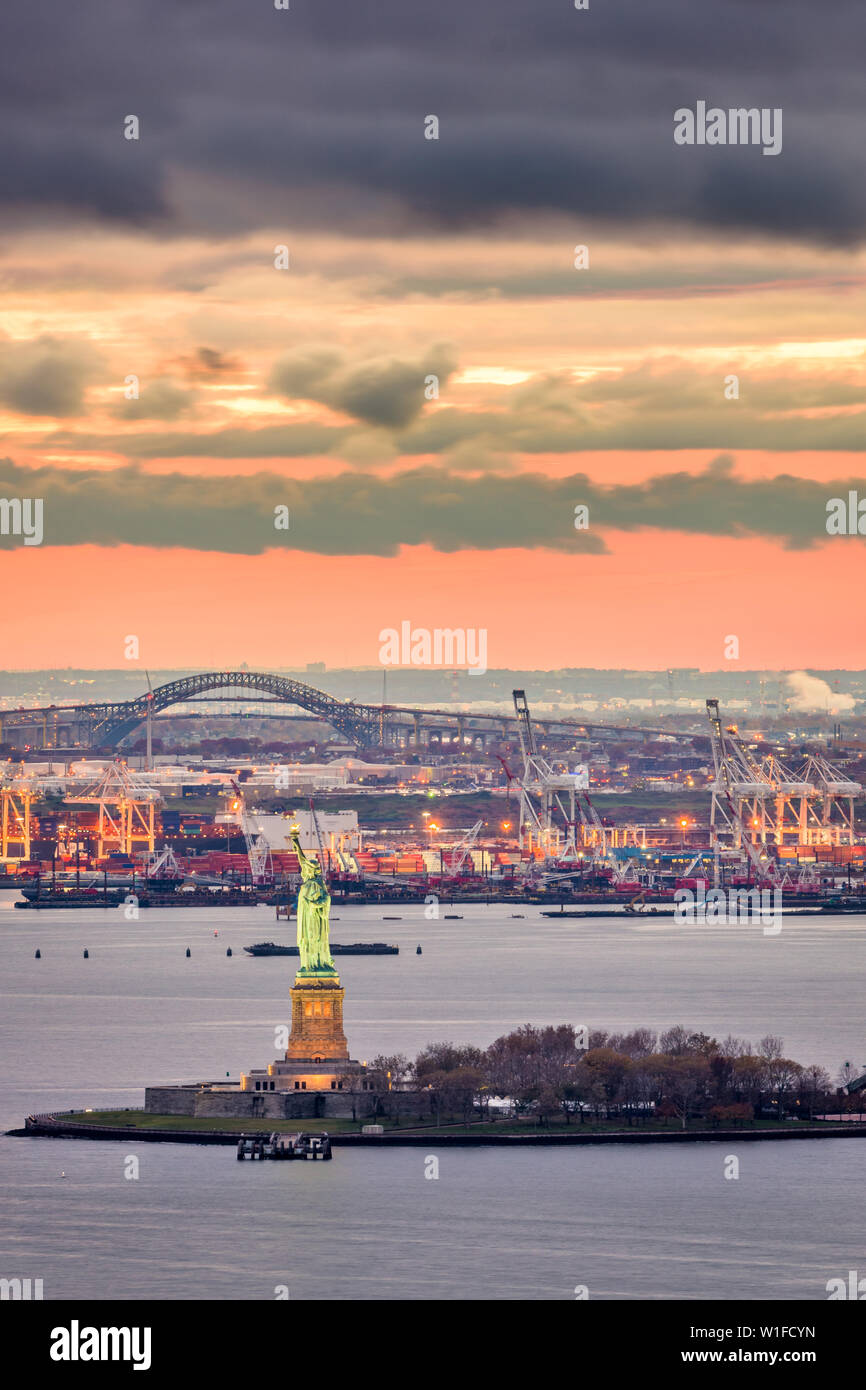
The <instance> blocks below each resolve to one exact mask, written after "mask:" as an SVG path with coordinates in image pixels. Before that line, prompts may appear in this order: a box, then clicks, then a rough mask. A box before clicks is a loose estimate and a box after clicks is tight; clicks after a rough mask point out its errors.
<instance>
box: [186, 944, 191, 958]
mask: <svg viewBox="0 0 866 1390" xmlns="http://www.w3.org/2000/svg"><path fill="white" fill-rule="evenodd" d="M191 955H192V951H191V950H190V949H189V947H188V946H187V948H186V958H187V960H189V958H190V956H191Z"/></svg>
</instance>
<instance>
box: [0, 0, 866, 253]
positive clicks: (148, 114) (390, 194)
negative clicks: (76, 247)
mask: <svg viewBox="0 0 866 1390" xmlns="http://www.w3.org/2000/svg"><path fill="white" fill-rule="evenodd" d="M2 29H3V32H2V35H0V53H2V57H0V118H2V123H3V131H4V138H3V141H2V144H0V189H2V198H3V199H4V201H5V202H6V204H7V206H8V207H10V208H14V209H20V210H21V211H22V212H24V213H26V212H29V213H30V214H32V212H33V211H34V210H35V211H36V213H37V214H39V215H41V216H43V217H44V216H45V215H46V213H47V212H48V210H49V209H50V208H51V207H52V206H53V207H56V208H57V209H58V210H60V211H62V212H63V213H66V214H69V213H70V212H73V213H74V212H82V211H89V212H92V213H93V214H94V215H96V216H98V217H102V218H106V219H123V220H126V221H128V222H131V223H136V224H150V225H153V226H155V227H160V228H162V229H163V230H164V231H165V232H180V231H183V230H197V231H198V232H201V233H204V234H206V235H212V236H214V237H218V236H220V235H223V234H225V233H226V232H229V231H232V230H246V229H249V228H252V227H257V226H263V225H271V226H279V225H281V224H285V225H286V226H288V227H290V228H293V229H294V228H297V227H299V226H303V225H307V226H326V227H328V228H329V229H333V228H336V229H337V230H342V231H345V232H349V233H351V234H358V233H359V232H363V231H365V230H381V229H385V230H395V229H397V230H399V229H402V230H411V231H414V232H417V233H419V234H423V233H429V232H430V231H431V230H435V229H437V228H462V227H478V226H484V225H489V224H492V223H494V222H495V221H496V220H497V219H498V218H500V217H502V215H503V214H509V213H516V214H517V215H518V216H519V215H525V214H530V213H548V212H560V213H566V214H569V215H573V216H574V217H575V219H576V220H580V219H586V220H589V219H592V218H600V219H611V220H613V221H616V222H617V223H620V224H637V225H641V224H649V223H652V222H670V223H672V224H677V223H679V224H692V225H697V226H702V227H710V228H713V229H716V230H719V229H721V230H723V231H724V230H730V231H731V233H732V234H737V233H739V232H742V231H747V230H756V231H758V232H763V233H767V234H770V235H775V236H780V237H788V236H799V237H803V238H819V239H823V240H825V241H828V242H836V243H845V242H851V241H854V240H856V239H858V238H860V237H861V235H862V234H863V229H864V222H866V178H864V172H866V171H864V155H863V140H862V123H863V111H864V95H863V87H862V79H861V73H860V65H861V55H862V52H863V47H864V40H866V11H864V7H863V5H862V4H861V3H860V0H834V4H833V5H832V6H821V5H819V4H817V3H815V0H786V3H785V4H784V5H767V4H764V5H759V4H756V3H755V2H754V0H728V3H726V4H725V5H709V4H698V3H695V0H618V3H602V0H593V4H592V6H591V8H590V9H589V10H587V11H576V10H575V9H574V8H573V6H572V5H570V4H569V3H568V0H533V2H532V3H529V0H473V3H471V4H468V3H466V0H436V3H435V4H431V3H429V2H428V0H376V2H375V4H373V3H367V4H361V3H358V0H292V5H291V9H289V10H286V11H277V10H274V8H273V5H272V4H270V3H267V2H266V0H262V3H260V4H257V5H243V4H240V3H237V0H185V3H184V4H178V3H177V0H152V3H151V4H149V5H147V6H122V5H117V4H116V3H115V2H114V0H80V3H78V4H76V5H61V4H56V3H55V4H50V3H46V0H43V2H42V3H25V2H24V0H11V3H10V4H9V5H7V7H6V12H5V16H4V19H3V21H2ZM699 99H701V100H705V101H707V102H708V104H709V105H711V106H712V105H718V106H721V107H724V108H728V107H732V106H749V107H751V106H757V107H781V108H782V109H783V112H784V145H783V150H782V153H781V154H780V155H779V156H778V157H776V158H774V159H766V158H763V157H762V154H761V151H760V149H758V148H753V147H729V148H724V147H716V148H696V147H694V148H690V147H685V148H682V147H676V146H675V145H674V143H673V112H674V110H675V109H676V108H678V107H681V106H688V107H692V108H693V107H694V105H695V102H696V101H697V100H699ZM129 113H135V114H137V115H138V116H140V118H141V123H142V125H141V140H140V141H139V142H132V141H125V140H124V139H123V137H122V122H123V117H124V116H125V115H126V114H129ZM431 113H432V114H436V115H438V116H439V118H440V121H441V132H440V139H439V141H438V142H435V141H425V140H424V139H423V134H422V129H423V118H424V116H425V115H427V114H431Z"/></svg>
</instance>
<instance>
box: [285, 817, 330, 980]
mask: <svg viewBox="0 0 866 1390" xmlns="http://www.w3.org/2000/svg"><path fill="white" fill-rule="evenodd" d="M291 837H292V843H293V845H294V847H295V853H296V854H297V856H298V862H299V863H300V866H301V876H302V880H303V881H302V883H301V886H300V888H299V889H298V949H299V951H300V953H301V968H300V970H299V971H298V974H299V975H336V973H337V971H336V969H335V967H334V962H333V961H332V960H331V952H330V949H329V946H328V918H329V915H330V912H331V895H330V893H329V892H328V889H327V886H326V884H325V880H324V878H323V877H322V869H321V865H320V864H319V863H318V862H317V861H316V860H315V859H308V858H307V856H306V854H304V851H303V850H302V849H301V841H300V827H299V826H296V825H293V826H292V828H291Z"/></svg>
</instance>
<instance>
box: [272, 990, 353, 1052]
mask: <svg viewBox="0 0 866 1390" xmlns="http://www.w3.org/2000/svg"><path fill="white" fill-rule="evenodd" d="M289 994H290V997H291V1000H292V1031H291V1035H290V1037H289V1046H288V1048H287V1050H286V1061H287V1062H300V1061H305V1062H330V1061H333V1062H339V1061H344V1060H348V1056H349V1044H348V1043H347V1041H346V1035H345V1033H344V1032H343V999H344V997H345V994H346V991H345V990H344V989H343V987H342V985H341V984H340V977H339V975H338V974H337V972H336V971H333V972H328V973H326V972H325V971H317V972H310V973H305V972H303V971H300V970H299V971H298V973H297V975H296V976H295V984H294V988H293V989H291V990H290V991H289Z"/></svg>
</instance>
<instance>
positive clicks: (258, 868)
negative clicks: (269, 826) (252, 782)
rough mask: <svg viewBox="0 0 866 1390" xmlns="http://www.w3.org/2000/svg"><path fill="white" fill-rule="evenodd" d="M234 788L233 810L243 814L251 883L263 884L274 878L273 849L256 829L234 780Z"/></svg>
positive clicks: (242, 828)
mask: <svg viewBox="0 0 866 1390" xmlns="http://www.w3.org/2000/svg"><path fill="white" fill-rule="evenodd" d="M232 787H233V788H234V792H235V803H234V806H233V808H232V809H233V810H235V811H240V813H241V830H242V831H243V836H244V840H245V842H246V847H247V858H248V859H249V861H250V881H251V882H252V883H254V884H256V885H258V884H263V883H265V882H267V881H268V880H269V879H271V878H273V873H274V866H273V861H272V859H271V847H270V845H269V844H268V842H267V840H266V839H265V837H264V835H262V834H261V832H260V831H258V830H257V829H256V826H255V822H254V821H253V820H252V819H251V818H250V816H249V815H248V814H247V804H246V798H245V797H244V794H243V792H242V791H241V789H240V787H239V786H238V784H237V782H235V781H234V779H232Z"/></svg>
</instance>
